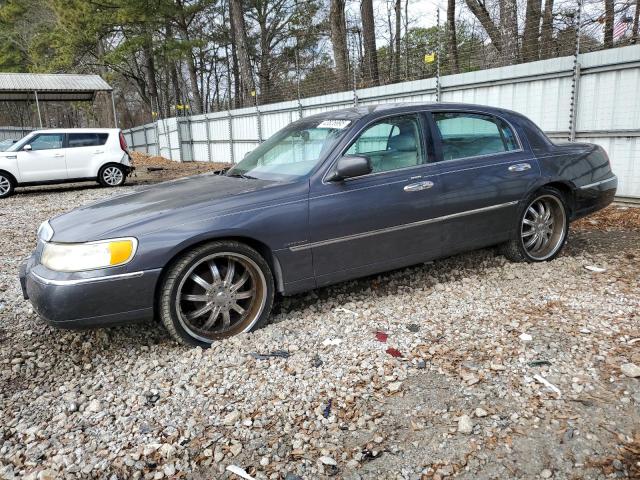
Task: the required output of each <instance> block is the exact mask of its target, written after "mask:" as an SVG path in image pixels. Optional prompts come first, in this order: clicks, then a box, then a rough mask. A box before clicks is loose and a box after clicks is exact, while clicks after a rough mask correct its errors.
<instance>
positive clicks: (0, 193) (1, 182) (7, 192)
mask: <svg viewBox="0 0 640 480" xmlns="http://www.w3.org/2000/svg"><path fill="white" fill-rule="evenodd" d="M15 187H16V185H15V182H14V180H13V178H11V177H10V176H9V175H7V174H6V173H2V172H0V198H6V197H10V196H11V195H13V190H14V188H15Z"/></svg>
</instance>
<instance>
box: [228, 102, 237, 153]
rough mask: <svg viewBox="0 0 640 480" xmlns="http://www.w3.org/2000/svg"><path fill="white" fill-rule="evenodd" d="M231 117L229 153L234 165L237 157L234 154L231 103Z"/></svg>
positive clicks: (229, 114) (229, 111)
mask: <svg viewBox="0 0 640 480" xmlns="http://www.w3.org/2000/svg"><path fill="white" fill-rule="evenodd" d="M227 115H228V117H229V153H230V160H231V163H232V164H235V163H236V161H235V155H234V153H233V115H231V103H229V110H227Z"/></svg>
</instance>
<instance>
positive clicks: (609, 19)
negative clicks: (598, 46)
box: [604, 0, 614, 48]
mask: <svg viewBox="0 0 640 480" xmlns="http://www.w3.org/2000/svg"><path fill="white" fill-rule="evenodd" d="M613 9H614V2H613V0H604V48H611V47H613V21H614V10H613Z"/></svg>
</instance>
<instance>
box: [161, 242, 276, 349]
mask: <svg viewBox="0 0 640 480" xmlns="http://www.w3.org/2000/svg"><path fill="white" fill-rule="evenodd" d="M159 295H160V297H159V306H160V318H161V319H162V323H163V324H164V325H165V327H166V328H167V330H168V331H169V333H170V334H171V336H172V337H173V338H174V339H175V340H177V341H178V342H180V343H182V344H184V345H196V346H198V345H199V346H203V347H207V346H209V345H210V344H211V343H212V342H214V341H215V340H219V339H222V338H228V337H231V336H233V335H236V334H238V333H242V332H250V331H252V330H254V329H256V328H258V327H259V326H261V325H262V324H263V323H264V322H265V321H266V320H267V318H268V317H269V314H270V312H271V307H272V305H273V295H274V283H273V276H272V274H271V269H270V268H269V265H268V263H267V262H266V261H265V260H264V258H262V257H261V256H260V254H259V253H258V252H256V251H255V250H253V249H252V248H250V247H248V246H247V245H244V244H242V243H239V242H233V241H219V242H211V243H209V244H207V245H204V246H201V247H198V248H196V249H194V250H191V251H190V252H187V253H186V254H184V255H183V256H182V257H180V258H179V259H178V260H177V261H176V262H175V263H174V264H173V265H172V266H171V267H170V268H169V271H168V272H167V275H166V277H165V279H164V281H163V283H162V286H161V288H160V293H159Z"/></svg>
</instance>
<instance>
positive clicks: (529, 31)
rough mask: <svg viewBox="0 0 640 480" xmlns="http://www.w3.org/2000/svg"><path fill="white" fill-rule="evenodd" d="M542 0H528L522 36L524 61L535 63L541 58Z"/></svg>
mask: <svg viewBox="0 0 640 480" xmlns="http://www.w3.org/2000/svg"><path fill="white" fill-rule="evenodd" d="M541 16H542V0H527V14H526V17H525V21H524V34H523V36H522V60H523V61H524V62H533V61H535V60H538V59H539V58H540V57H539V55H540V17H541Z"/></svg>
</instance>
